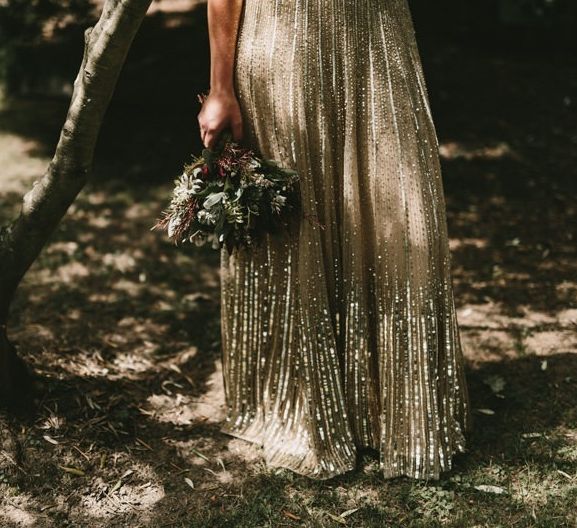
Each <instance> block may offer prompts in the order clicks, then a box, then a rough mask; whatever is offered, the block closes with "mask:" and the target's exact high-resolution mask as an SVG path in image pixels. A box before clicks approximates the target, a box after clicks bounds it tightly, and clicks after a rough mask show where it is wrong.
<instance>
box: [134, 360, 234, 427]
mask: <svg viewBox="0 0 577 528" xmlns="http://www.w3.org/2000/svg"><path fill="white" fill-rule="evenodd" d="M206 385H207V387H208V389H207V390H206V391H205V392H203V394H202V395H201V396H199V397H192V396H188V395H184V394H182V393H180V392H177V391H178V390H179V389H180V388H181V387H179V384H178V383H176V382H171V381H170V380H165V382H164V383H163V388H164V389H165V394H153V395H151V396H149V397H148V398H147V400H146V405H144V407H143V409H142V410H143V411H144V412H145V414H147V415H149V416H151V417H152V418H154V419H155V420H158V421H159V422H165V423H172V424H175V425H190V424H192V423H195V422H199V421H200V422H207V423H219V422H221V421H222V420H223V419H224V388H223V384H222V365H221V362H220V361H217V362H216V363H215V370H214V372H213V373H212V374H211V375H210V377H209V378H208V380H207V382H206Z"/></svg>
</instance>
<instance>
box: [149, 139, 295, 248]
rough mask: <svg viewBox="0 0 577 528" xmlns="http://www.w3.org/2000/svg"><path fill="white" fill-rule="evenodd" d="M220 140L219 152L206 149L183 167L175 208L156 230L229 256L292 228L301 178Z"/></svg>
mask: <svg viewBox="0 0 577 528" xmlns="http://www.w3.org/2000/svg"><path fill="white" fill-rule="evenodd" d="M219 139H220V141H219V142H218V143H217V145H216V148H215V149H214V150H209V149H203V150H202V153H201V156H193V157H192V158H193V159H192V162H191V163H186V164H185V165H184V170H183V173H182V174H181V175H180V177H178V178H177V179H176V180H175V181H174V183H175V187H174V190H173V193H172V199H171V202H170V206H169V207H168V209H167V210H165V211H163V213H162V215H161V218H160V219H159V220H158V222H157V223H156V224H155V225H154V226H153V227H152V229H155V228H161V229H165V230H166V231H167V233H168V236H169V238H171V239H172V240H174V242H175V243H176V244H179V243H183V242H192V243H195V244H197V245H203V244H206V243H210V244H211V245H212V247H214V248H215V249H218V248H222V247H223V246H224V247H226V248H227V250H228V252H229V254H230V253H232V251H233V249H234V248H235V247H241V246H244V247H249V246H252V245H254V244H255V243H258V242H259V241H260V240H261V239H262V237H263V235H265V234H266V233H276V232H278V231H280V230H283V229H287V228H288V227H289V224H290V219H291V216H292V215H294V214H295V212H296V211H297V209H300V204H299V199H298V198H299V193H298V179H299V178H298V175H297V173H296V172H295V171H293V170H290V169H288V168H283V167H280V166H279V165H278V163H277V162H276V161H274V160H268V159H262V158H259V157H257V156H256V155H255V154H254V152H253V151H252V150H250V149H247V148H243V147H241V146H239V145H238V144H237V143H235V142H234V141H232V137H231V135H230V133H224V134H222V135H221V138H219Z"/></svg>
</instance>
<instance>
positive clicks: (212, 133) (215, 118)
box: [198, 90, 243, 149]
mask: <svg viewBox="0 0 577 528" xmlns="http://www.w3.org/2000/svg"><path fill="white" fill-rule="evenodd" d="M198 124H199V126H200V137H201V138H202V143H203V144H204V146H205V147H206V148H208V149H212V148H213V147H214V146H215V144H216V142H217V141H218V136H219V135H220V133H221V132H222V131H223V130H225V129H227V128H230V130H231V132H232V138H233V140H234V141H236V142H237V143H238V142H239V141H240V140H241V139H242V133H243V132H242V116H241V112H240V106H239V104H238V100H237V98H236V96H235V94H234V92H232V91H214V90H211V91H210V93H209V94H208V96H207V97H206V99H204V102H203V104H202V108H201V109H200V112H199V114H198Z"/></svg>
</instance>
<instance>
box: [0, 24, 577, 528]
mask: <svg viewBox="0 0 577 528" xmlns="http://www.w3.org/2000/svg"><path fill="white" fill-rule="evenodd" d="M167 20H173V21H178V20H179V19H178V18H177V17H175V18H167ZM199 20H202V13H201V15H199V17H196V15H195V16H193V17H192V18H187V19H186V21H187V24H188V25H187V24H184V25H182V24H180V23H174V24H171V25H170V27H172V28H173V29H172V30H171V32H169V33H163V34H162V39H163V40H162V43H161V44H159V42H160V40H159V35H160V33H157V32H156V31H160V30H159V29H155V28H157V26H158V24H156V23H153V22H150V24H149V25H148V26H147V25H145V28H144V30H143V35H142V36H141V37H139V38H140V40H138V39H137V41H136V42H135V50H134V52H133V54H132V55H131V58H130V60H129V63H128V65H127V68H126V70H125V72H124V74H123V78H122V79H121V82H120V84H119V89H118V93H117V96H116V98H115V101H114V102H113V105H112V107H111V110H110V112H109V114H108V116H107V121H106V123H105V126H104V129H103V132H102V137H101V140H100V143H99V148H98V152H97V159H96V165H95V175H94V177H93V179H92V181H91V183H90V185H89V186H88V187H87V188H86V189H85V191H84V192H83V193H82V195H81V196H80V198H79V199H78V201H77V202H76V203H75V204H74V206H73V207H72V208H71V210H70V213H69V215H68V216H67V218H66V219H65V220H64V222H63V223H62V225H61V227H60V229H59V230H58V232H57V233H56V234H55V235H54V237H53V238H52V239H51V240H50V243H49V244H48V246H47V247H46V249H45V251H44V252H43V254H42V256H41V257H40V258H39V260H38V261H37V262H36V263H35V264H34V266H33V268H32V269H31V270H30V273H29V274H28V275H27V276H26V279H25V281H24V282H23V284H22V286H21V288H20V290H19V293H18V296H17V299H16V302H15V304H14V307H13V312H12V317H11V320H10V326H9V328H10V337H11V338H12V340H13V341H14V342H15V343H16V344H17V346H18V349H19V351H20V354H21V355H22V357H23V358H24V359H25V360H26V361H27V362H28V364H29V365H31V367H32V368H33V370H34V372H35V374H36V375H37V378H38V380H39V394H40V396H39V398H38V401H37V413H36V414H35V415H34V416H33V417H31V418H28V419H16V418H13V417H12V418H11V417H7V416H4V415H2V417H1V419H0V421H1V423H0V425H1V428H0V430H1V431H2V432H1V433H0V440H1V442H2V445H1V446H0V526H1V527H2V528H4V527H6V528H9V527H10V528H11V527H17V526H30V527H35V528H44V527H57V528H66V527H90V528H93V527H94V528H97V527H109V528H113V527H138V528H140V527H142V528H144V527H153V528H161V527H182V528H185V527H186V528H192V527H197V526H198V527H209V526H210V527H225V526H226V527H229V526H230V527H247V528H248V527H250V528H252V527H255V528H256V527H275V528H276V527H293V526H294V527H297V526H303V527H332V526H349V527H384V526H386V527H403V528H404V527H433V526H449V527H465V526H467V527H476V528H497V527H500V526H502V527H505V526H515V527H533V526H536V527H543V528H549V527H574V526H576V525H577V513H576V511H575V508H574V504H575V501H576V500H577V410H576V409H577V405H576V404H577V260H576V256H577V249H576V246H575V225H576V222H575V221H576V216H577V210H576V206H575V203H576V202H575V190H576V187H577V185H576V178H575V177H576V176H577V174H576V167H577V159H576V158H577V154H576V153H577V148H576V146H577V129H576V128H575V123H576V121H577V120H576V119H575V114H576V110H575V105H576V104H577V81H576V76H575V71H574V66H573V64H572V62H570V60H569V59H564V58H563V57H562V56H558V57H553V58H552V57H550V56H548V55H546V54H542V55H541V56H540V55H531V56H530V57H528V56H525V55H518V54H505V53H503V52H502V51H491V50H480V49H475V48H474V47H470V48H464V47H460V46H456V45H451V44H447V43H437V45H436V46H434V47H431V48H427V49H423V57H424V63H425V69H426V74H427V78H428V84H429V90H430V96H431V105H432V109H433V114H434V117H435V120H436V124H437V130H438V135H439V140H440V143H441V156H442V163H443V171H444V172H443V175H444V182H445V193H446V198H447V211H448V224H449V233H450V239H451V248H452V255H453V264H452V265H453V276H454V287H455V299H456V304H457V308H458V319H459V323H460V327H461V335H462V341H463V348H464V353H465V356H466V362H467V378H468V381H469V386H470V393H471V398H472V407H473V408H474V423H473V426H474V430H473V433H472V435H471V436H470V438H469V444H468V445H469V451H468V452H467V453H466V454H462V455H459V456H457V457H456V458H455V466H454V469H453V470H452V471H450V472H448V473H447V474H445V475H443V477H442V478H441V479H440V480H439V481H429V482H426V481H416V480H412V479H409V478H398V479H393V480H383V479H382V478H381V476H380V474H379V471H378V465H377V462H376V460H375V458H374V457H373V456H372V455H371V454H369V453H366V454H363V455H362V460H361V463H360V465H359V470H358V471H355V472H351V473H349V474H346V475H343V476H341V477H337V478H334V479H331V480H328V481H325V482H315V481H311V480H308V479H307V478H305V477H300V476H297V475H294V474H292V473H290V472H289V471H286V470H273V469H269V468H267V467H266V466H265V465H264V463H263V461H262V459H261V457H260V454H259V452H258V450H257V449H255V448H253V447H252V446H251V445H249V444H247V443H246V442H244V441H242V440H238V439H233V438H232V437H229V436H226V435H224V434H222V433H220V432H219V425H220V423H221V421H222V418H223V403H224V402H223V387H222V379H221V370H220V369H221V364H220V358H219V353H220V335H219V332H220V328H219V273H218V256H217V253H216V252H214V251H213V250H210V249H206V248H196V247H175V246H173V245H172V244H171V243H170V242H169V241H167V240H166V237H165V236H163V234H162V233H159V232H157V231H150V227H151V226H152V224H153V223H154V221H155V219H156V217H157V216H158V215H159V213H160V211H161V210H162V208H163V207H164V206H165V205H166V204H167V200H168V198H169V193H170V190H171V186H172V178H173V177H174V176H176V174H177V173H178V170H179V168H180V165H181V163H182V162H183V160H184V159H185V157H186V156H187V155H188V154H189V153H190V152H192V151H197V150H198V148H199V147H200V144H199V142H198V138H197V137H196V135H197V130H196V128H195V127H196V122H195V116H196V111H197V108H196V106H195V102H196V93H198V92H200V91H201V90H202V89H203V87H204V84H203V82H204V81H203V77H202V75H197V73H198V72H201V74H203V75H204V74H205V73H206V63H205V62H203V60H204V59H203V58H202V57H204V56H205V55H202V56H200V58H199V57H196V58H195V62H193V63H192V64H193V65H194V67H193V66H189V65H188V63H187V60H188V58H189V55H194V53H191V51H190V50H191V49H195V46H201V45H202V43H203V42H205V39H206V33H205V32H204V30H203V29H202V26H201V25H199V22H198V21H199ZM183 27H184V28H185V30H186V31H183ZM187 28H188V29H187ZM191 28H192V29H194V30H195V31H190V29H191ZM187 46H188V47H187ZM167 50H169V51H167ZM203 53H204V52H203ZM167 56H170V59H171V60H170V62H168V61H167V60H166V57H167ZM195 68H196V69H197V70H195ZM66 106H67V101H66V99H65V98H64V99H61V98H60V99H59V98H57V97H49V98H46V97H38V96H33V95H29V96H27V97H19V98H11V99H9V100H5V101H4V103H3V106H2V109H1V110H0V162H1V164H2V174H1V175H0V196H1V198H2V207H1V209H0V220H2V221H3V220H6V219H8V218H10V217H11V216H12V215H13V214H15V213H16V211H17V208H18V201H19V197H20V193H21V192H22V191H23V190H25V189H26V188H27V187H28V186H29V185H30V184H31V182H32V181H33V180H34V179H36V178H38V177H39V176H40V175H41V174H42V171H43V170H44V168H45V167H46V165H47V163H48V160H49V158H50V155H51V153H52V150H53V147H54V142H55V140H56V139H57V137H58V131H59V128H60V126H61V124H62V119H63V115H64V111H65V109H66Z"/></svg>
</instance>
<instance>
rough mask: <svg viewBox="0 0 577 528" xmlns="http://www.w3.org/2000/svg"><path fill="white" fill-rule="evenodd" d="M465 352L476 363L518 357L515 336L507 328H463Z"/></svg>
mask: <svg viewBox="0 0 577 528" xmlns="http://www.w3.org/2000/svg"><path fill="white" fill-rule="evenodd" d="M461 342H462V345H463V354H464V356H465V357H466V358H467V360H468V361H469V362H472V363H473V364H475V365H482V364H483V363H486V362H489V361H493V362H499V361H503V360H504V359H514V358H516V357H518V353H517V350H516V346H515V338H514V336H513V334H512V333H511V332H508V331H506V330H469V329H467V330H462V331H461Z"/></svg>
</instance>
